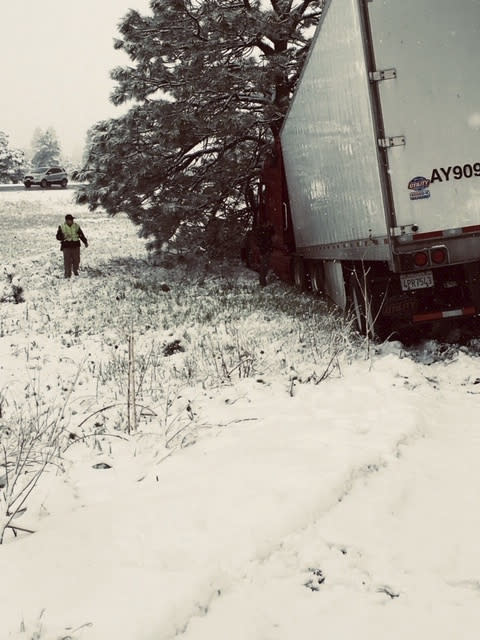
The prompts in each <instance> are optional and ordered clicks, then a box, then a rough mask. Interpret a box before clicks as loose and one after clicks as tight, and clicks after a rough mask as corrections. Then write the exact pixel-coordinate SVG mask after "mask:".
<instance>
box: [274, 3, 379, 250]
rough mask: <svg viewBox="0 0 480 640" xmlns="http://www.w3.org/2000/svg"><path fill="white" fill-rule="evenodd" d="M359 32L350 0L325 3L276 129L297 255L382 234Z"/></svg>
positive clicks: (357, 15)
mask: <svg viewBox="0 0 480 640" xmlns="http://www.w3.org/2000/svg"><path fill="white" fill-rule="evenodd" d="M364 35H365V34H364V33H363V27H362V20H361V15H360V9H359V6H358V0H332V2H331V3H330V4H329V5H327V9H326V10H325V13H324V17H323V21H322V24H321V26H320V27H319V28H318V29H317V33H316V35H315V39H314V41H313V43H312V48H311V51H310V55H309V58H308V60H307V62H306V65H305V67H304V70H303V74H302V77H301V79H300V82H299V86H298V89H297V92H296V94H295V97H294V99H293V101H292V104H291V107H290V110H289V112H288V114H287V117H286V120H285V124H284V126H283V129H282V132H281V141H282V150H283V156H284V163H285V170H286V176H287V183H288V191H289V196H290V205H291V208H292V218H293V224H294V231H295V241H296V246H297V250H299V252H301V253H302V252H303V253H304V255H307V254H308V248H310V249H312V248H313V247H315V246H316V245H322V246H323V247H325V245H328V244H329V243H336V242H347V241H353V240H358V239H368V238H372V237H373V238H376V237H377V238H378V237H380V238H383V239H384V238H385V237H386V236H387V224H386V214H385V205H384V194H383V191H382V183H381V177H380V170H379V155H378V146H377V135H376V132H375V125H374V121H373V115H372V104H371V89H370V83H369V76H368V70H367V64H366V59H365V45H364V40H363V38H364ZM366 245H368V243H365V244H364V245H362V248H361V249H360V251H361V257H365V258H368V251H369V247H368V246H366ZM378 247H382V248H383V250H384V251H385V252H387V253H388V245H386V243H385V240H382V241H381V242H378V243H372V244H371V249H373V250H375V249H378ZM305 250H306V251H305ZM309 255H310V256H312V257H322V256H313V255H312V253H310V254H309ZM323 257H328V253H324V254H323Z"/></svg>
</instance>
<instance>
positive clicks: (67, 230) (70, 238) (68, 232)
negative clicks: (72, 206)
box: [61, 222, 80, 242]
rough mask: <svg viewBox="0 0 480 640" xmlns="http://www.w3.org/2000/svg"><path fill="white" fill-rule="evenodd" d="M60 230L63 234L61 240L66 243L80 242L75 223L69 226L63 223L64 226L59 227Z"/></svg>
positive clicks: (77, 227) (78, 228)
mask: <svg viewBox="0 0 480 640" xmlns="http://www.w3.org/2000/svg"><path fill="white" fill-rule="evenodd" d="M61 229H62V233H63V239H64V240H66V241H67V242H77V241H78V240H80V236H79V235H78V232H79V230H80V227H79V226H78V224H77V223H76V222H74V223H73V224H72V225H69V224H67V223H66V222H65V224H62V225H61Z"/></svg>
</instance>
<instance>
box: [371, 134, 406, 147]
mask: <svg viewBox="0 0 480 640" xmlns="http://www.w3.org/2000/svg"><path fill="white" fill-rule="evenodd" d="M406 144H407V139H406V138H405V136H392V137H390V138H379V139H378V146H379V147H380V148H381V149H389V148H390V147H402V146H405V145H406Z"/></svg>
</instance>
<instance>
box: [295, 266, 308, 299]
mask: <svg viewBox="0 0 480 640" xmlns="http://www.w3.org/2000/svg"><path fill="white" fill-rule="evenodd" d="M293 282H294V284H295V288H296V289H298V290H299V291H305V290H306V288H307V278H306V275H305V263H304V261H303V258H294V260H293Z"/></svg>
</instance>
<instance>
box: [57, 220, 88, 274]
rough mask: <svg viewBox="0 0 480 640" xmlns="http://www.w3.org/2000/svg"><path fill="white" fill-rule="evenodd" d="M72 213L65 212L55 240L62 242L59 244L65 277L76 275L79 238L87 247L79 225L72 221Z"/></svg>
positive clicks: (78, 257)
mask: <svg viewBox="0 0 480 640" xmlns="http://www.w3.org/2000/svg"><path fill="white" fill-rule="evenodd" d="M73 220H74V218H73V216H72V215H70V214H69V213H67V215H66V216H65V222H64V224H61V225H59V227H58V229H57V240H60V242H61V243H62V244H61V245H60V248H61V250H62V251H63V264H64V267H65V278H70V277H71V276H72V270H73V273H74V275H76V276H78V267H79V265H80V240H81V241H82V242H83V244H84V245H85V247H88V241H87V239H86V237H85V236H84V234H83V231H82V230H81V229H80V225H78V224H77V223H76V222H74V221H73Z"/></svg>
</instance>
